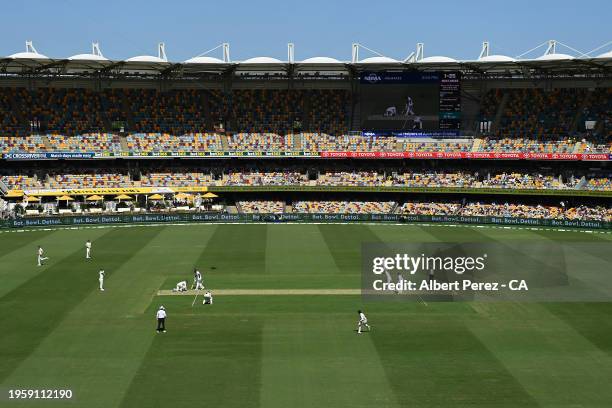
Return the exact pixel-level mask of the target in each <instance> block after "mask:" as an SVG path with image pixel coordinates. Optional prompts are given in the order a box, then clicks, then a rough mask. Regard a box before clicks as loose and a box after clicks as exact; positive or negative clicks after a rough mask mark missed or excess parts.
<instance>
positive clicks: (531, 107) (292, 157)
mask: <svg viewBox="0 0 612 408" xmlns="http://www.w3.org/2000/svg"><path fill="white" fill-rule="evenodd" d="M556 47H557V44H556V42H554V41H551V42H549V43H548V47H547V50H546V52H545V53H544V55H542V56H541V57H538V58H535V59H529V60H527V59H515V58H510V57H507V56H500V55H490V53H489V45H488V44H487V43H484V44H483V48H482V52H481V54H480V56H479V58H478V59H475V60H473V61H457V60H454V59H452V58H448V57H440V56H438V57H425V56H424V53H423V46H422V44H419V45H418V46H417V49H416V51H415V52H414V53H412V54H411V55H410V56H409V57H408V58H406V60H404V61H397V60H393V59H391V58H388V57H384V56H376V57H370V58H365V59H360V57H359V52H360V49H361V48H360V46H359V45H358V44H354V45H353V55H352V60H351V61H350V62H342V61H338V60H335V59H332V58H327V57H314V58H310V59H306V60H303V61H299V62H296V61H294V57H293V45H292V44H290V45H289V46H288V58H287V61H280V60H277V59H273V58H267V57H256V58H251V59H248V60H245V61H242V62H232V61H231V60H230V56H229V46H228V45H227V44H223V45H221V46H220V50H221V51H222V54H223V57H222V58H220V59H216V58H212V57H209V56H198V57H194V58H192V59H190V60H187V61H185V62H182V63H173V62H169V61H168V59H167V57H166V53H165V47H164V45H163V44H159V47H158V55H157V56H137V57H133V58H129V59H127V60H125V61H113V60H109V59H106V58H105V57H104V56H103V55H102V52H101V51H100V47H99V46H98V44H93V46H92V53H91V54H80V55H75V56H72V57H69V58H63V59H58V58H48V57H46V56H44V55H42V54H39V53H38V52H37V50H36V49H35V48H34V47H33V45H32V44H31V43H30V42H28V43H27V44H26V52H23V53H17V54H14V55H11V56H9V57H7V58H0V107H1V109H0V113H1V116H0V125H1V127H0V133H1V134H0V152H1V153H2V162H3V164H4V165H3V170H2V173H1V174H0V176H1V177H2V179H1V180H0V189H1V190H2V194H3V196H4V198H3V199H2V202H1V203H0V205H1V206H2V207H1V208H0V209H1V210H2V213H3V217H4V218H9V219H11V220H13V222H12V223H11V225H15V226H19V225H24V221H23V219H21V218H20V217H24V216H25V217H26V218H28V217H30V216H31V217H37V218H34V219H38V221H28V222H31V223H32V224H31V225H35V224H36V223H37V222H38V223H40V222H46V221H43V218H41V217H43V216H55V215H63V216H64V219H66V217H72V216H83V215H87V214H88V213H90V212H91V213H92V214H93V213H98V214H99V213H103V214H105V216H108V214H109V213H113V214H115V213H117V212H119V210H121V211H120V212H128V213H130V216H133V215H134V214H133V213H134V212H138V213H141V212H145V213H151V212H155V211H157V212H171V211H172V212H176V213H181V214H182V212H185V213H188V214H190V215H189V217H187V218H189V219H192V218H193V217H192V216H193V213H194V212H195V213H200V212H204V213H206V214H209V213H218V214H237V215H236V216H233V217H234V218H235V219H236V220H252V216H251V215H248V214H260V215H261V214H264V216H265V215H269V214H271V215H272V217H271V218H270V219H273V220H281V219H286V220H291V219H292V218H295V217H298V216H297V215H295V214H327V215H329V214H357V216H355V217H354V219H355V220H365V219H372V217H374V219H375V220H383V219H384V220H388V221H392V220H395V221H397V220H400V219H410V217H417V218H414V220H418V217H425V218H424V219H429V220H431V217H440V216H443V217H454V218H452V220H459V221H458V222H461V219H462V218H461V217H463V220H464V221H465V222H468V221H467V220H468V218H469V217H488V218H487V219H485V218H481V219H480V221H481V222H491V219H498V218H499V219H507V220H508V221H503V222H507V223H514V222H516V219H518V218H521V219H525V220H529V219H531V220H545V222H544V224H543V225H549V224H546V222H550V220H562V221H563V222H565V223H566V225H569V226H572V225H573V226H585V227H588V226H589V225H588V224H587V223H588V222H590V223H593V222H595V223H600V226H602V227H607V225H609V222H610V221H612V218H611V217H612V209H611V207H610V201H609V198H610V196H611V194H612V181H611V180H612V177H611V174H610V173H611V168H610V166H609V164H608V162H609V161H610V160H611V159H612V144H611V140H612V138H611V135H612V124H611V115H610V112H611V110H612V109H611V108H612V101H611V95H612V93H611V90H612V55H610V53H604V54H601V55H599V56H597V57H593V58H591V57H582V58H574V57H571V56H569V55H566V54H559V53H557V52H556ZM187 158H189V159H191V160H184V159H187ZM142 159H153V160H142ZM382 159H386V160H382ZM568 163H571V164H568ZM207 192H208V193H210V192H214V194H213V195H219V196H221V197H215V199H213V200H207V199H203V197H202V196H203V195H204V194H206V193H207ZM180 194H183V195H184V197H183V198H182V199H178V200H177V196H178V195H180ZM122 195H123V196H124V199H123V200H124V201H123V203H122V202H121V199H120V198H117V197H120V196H122ZM96 196H98V197H100V199H99V200H89V198H91V197H96ZM151 196H160V197H161V200H160V199H155V200H151V202H150V201H149V197H151ZM66 197H68V198H66ZM125 197H127V198H125ZM61 198H63V200H62V199H61ZM126 203H129V204H126ZM381 215H385V216H384V217H381ZM181 216H182V215H181ZM258 216H259V215H257V216H256V217H255V218H257V217H258ZM15 217H17V218H18V219H20V220H21V221H19V222H15V221H14V220H15ZM179 217H180V216H179ZM215 217H217V216H216V215H215V216H211V215H206V216H205V217H204V218H203V219H209V220H213V219H216V218H215ZM309 217H311V215H308V216H305V217H302V218H303V219H310V218H309ZM364 217H365V218H364ZM427 217H430V218H427ZM187 218H186V220H187ZM230 218H232V217H230ZM298 218H299V217H298ZM328 218H329V219H330V220H331V219H333V217H328ZM45 219H46V218H45ZM125 219H127V218H125ZM296 220H297V218H296ZM347 220H350V217H349V218H347ZM435 220H436V219H435V218H434V221H435ZM449 220H451V219H450V218H449ZM478 220H479V218H472V222H477V221H478ZM442 221H443V220H442ZM65 222H68V223H71V222H73V221H70V220H67V221H65ZM92 222H95V221H92ZM121 222H123V221H121ZM529 222H530V221H524V223H525V224H527V225H529ZM533 222H534V223H537V222H536V221H533ZM540 223H541V222H540ZM580 223H583V224H580ZM591 225H594V224H591Z"/></svg>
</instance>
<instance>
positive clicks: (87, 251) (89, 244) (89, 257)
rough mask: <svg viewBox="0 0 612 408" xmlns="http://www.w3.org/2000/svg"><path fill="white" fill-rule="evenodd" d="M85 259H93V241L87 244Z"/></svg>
mask: <svg viewBox="0 0 612 408" xmlns="http://www.w3.org/2000/svg"><path fill="white" fill-rule="evenodd" d="M85 259H91V241H90V240H87V242H86V243H85Z"/></svg>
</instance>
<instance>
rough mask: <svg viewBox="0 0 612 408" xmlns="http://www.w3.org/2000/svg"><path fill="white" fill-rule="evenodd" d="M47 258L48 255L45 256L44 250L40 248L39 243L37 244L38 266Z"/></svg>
mask: <svg viewBox="0 0 612 408" xmlns="http://www.w3.org/2000/svg"><path fill="white" fill-rule="evenodd" d="M47 259H49V257H46V256H45V250H44V249H42V247H41V246H40V245H39V246H38V266H42V265H43V261H46V260H47Z"/></svg>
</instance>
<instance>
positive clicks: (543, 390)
mask: <svg viewBox="0 0 612 408" xmlns="http://www.w3.org/2000/svg"><path fill="white" fill-rule="evenodd" d="M479 309H480V310H481V311H485V312H486V314H485V316H486V317H485V318H484V319H473V320H470V321H469V322H467V325H468V327H469V328H470V330H471V331H472V333H474V334H475V335H476V336H477V337H478V338H479V339H480V341H481V342H482V343H483V344H484V345H485V346H486V347H487V349H488V350H489V351H490V352H491V353H492V354H493V355H494V356H495V357H496V358H497V359H498V360H499V361H500V362H501V363H502V364H503V365H504V366H505V367H506V369H507V370H508V371H509V372H510V373H511V374H512V375H513V377H514V378H516V379H517V381H519V382H520V383H521V384H522V386H523V387H524V388H525V389H526V390H527V391H528V392H529V394H530V395H532V396H533V397H534V398H535V399H536V401H537V402H538V403H539V404H540V405H541V406H543V407H577V406H585V407H586V406H588V407H604V406H612V388H610V387H609V386H608V385H609V379H610V378H612V358H611V356H610V355H609V354H606V353H605V352H604V351H602V350H601V349H600V348H598V347H596V346H595V345H594V344H593V343H591V342H589V341H588V340H587V339H586V338H585V337H584V336H583V335H582V333H581V332H579V331H578V330H575V329H574V327H573V325H571V324H567V321H566V320H564V319H559V318H557V317H556V316H555V315H554V314H553V313H551V311H550V310H549V308H548V306H547V305H545V304H530V305H529V306H528V307H526V306H525V305H522V304H516V303H501V304H495V303H491V304H487V303H483V304H480V305H479ZM562 310H563V311H564V314H566V316H571V315H572V314H573V313H572V312H571V311H572V308H571V307H568V305H567V304H565V306H564V307H563V309H562ZM583 311H584V310H583ZM595 316H597V314H595ZM581 317H586V316H584V315H582V316H581ZM600 317H602V318H603V316H600ZM592 319H593V316H591V315H589V316H588V318H586V319H585V320H586V321H587V322H588V324H586V325H583V326H582V327H583V328H588V329H587V330H589V331H591V330H593V329H594V328H595V327H594V326H599V325H600V324H602V323H603V324H604V325H605V318H603V319H601V320H596V321H597V323H596V324H594V321H593V320H592ZM598 330H600V334H603V333H606V334H607V336H608V344H609V341H610V340H609V339H610V335H611V334H612V330H611V327H610V325H608V327H607V329H603V330H602V329H598ZM608 347H609V346H608ZM576 378H580V381H578V382H577V381H576Z"/></svg>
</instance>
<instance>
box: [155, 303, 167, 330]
mask: <svg viewBox="0 0 612 408" xmlns="http://www.w3.org/2000/svg"><path fill="white" fill-rule="evenodd" d="M155 316H156V317H157V332H158V333H160V332H164V333H165V332H166V309H164V307H163V306H160V307H159V310H158V311H157V314H156V315H155Z"/></svg>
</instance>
